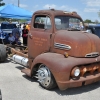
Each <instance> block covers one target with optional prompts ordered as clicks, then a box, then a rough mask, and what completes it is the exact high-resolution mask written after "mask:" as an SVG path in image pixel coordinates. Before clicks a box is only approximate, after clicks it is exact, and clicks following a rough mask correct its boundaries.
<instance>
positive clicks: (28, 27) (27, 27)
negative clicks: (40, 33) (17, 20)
mask: <svg viewBox="0 0 100 100" xmlns="http://www.w3.org/2000/svg"><path fill="white" fill-rule="evenodd" d="M26 29H28V31H29V30H30V24H29V23H28V24H27V25H26Z"/></svg>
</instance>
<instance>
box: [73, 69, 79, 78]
mask: <svg viewBox="0 0 100 100" xmlns="http://www.w3.org/2000/svg"><path fill="white" fill-rule="evenodd" d="M79 75H80V70H79V69H76V70H75V71H74V76H75V77H77V76H79Z"/></svg>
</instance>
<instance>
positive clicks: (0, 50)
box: [0, 44, 7, 62]
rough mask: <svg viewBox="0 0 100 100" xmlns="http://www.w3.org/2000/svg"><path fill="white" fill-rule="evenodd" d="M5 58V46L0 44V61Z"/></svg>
mask: <svg viewBox="0 0 100 100" xmlns="http://www.w3.org/2000/svg"><path fill="white" fill-rule="evenodd" d="M6 58H7V52H6V47H5V46H4V45H2V44H0V62H4V61H5V60H6Z"/></svg>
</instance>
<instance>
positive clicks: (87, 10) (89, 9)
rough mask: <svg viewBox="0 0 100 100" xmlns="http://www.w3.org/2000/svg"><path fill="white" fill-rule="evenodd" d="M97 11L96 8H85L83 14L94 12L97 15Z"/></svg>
mask: <svg viewBox="0 0 100 100" xmlns="http://www.w3.org/2000/svg"><path fill="white" fill-rule="evenodd" d="M98 11H99V9H96V8H85V9H84V12H94V13H95V12H96V13H97V12H98Z"/></svg>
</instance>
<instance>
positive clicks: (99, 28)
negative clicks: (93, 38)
mask: <svg viewBox="0 0 100 100" xmlns="http://www.w3.org/2000/svg"><path fill="white" fill-rule="evenodd" d="M87 31H89V32H90V33H93V34H95V35H97V36H98V37H100V25H99V24H97V25H89V26H88V27H87Z"/></svg>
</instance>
